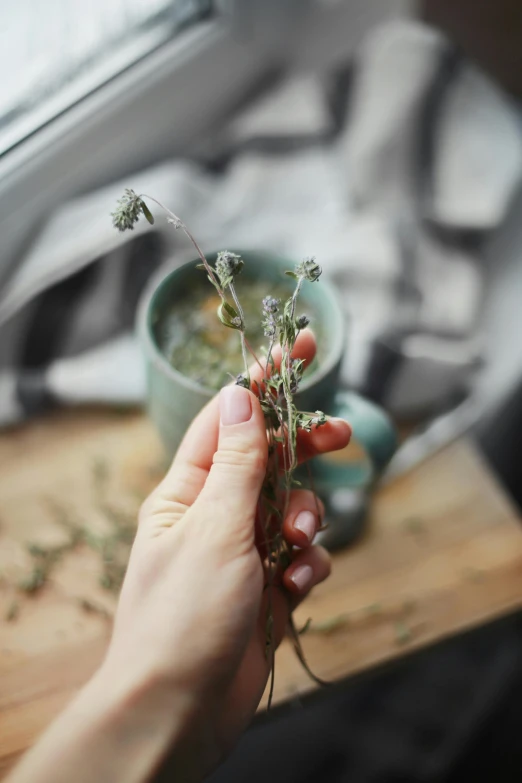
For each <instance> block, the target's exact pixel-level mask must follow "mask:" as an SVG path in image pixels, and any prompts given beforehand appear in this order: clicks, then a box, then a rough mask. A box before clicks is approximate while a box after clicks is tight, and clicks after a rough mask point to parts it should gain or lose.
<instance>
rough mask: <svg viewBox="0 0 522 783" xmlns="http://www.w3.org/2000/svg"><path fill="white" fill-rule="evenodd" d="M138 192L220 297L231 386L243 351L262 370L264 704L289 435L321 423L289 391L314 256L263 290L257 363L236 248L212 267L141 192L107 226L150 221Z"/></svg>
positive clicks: (298, 370)
mask: <svg viewBox="0 0 522 783" xmlns="http://www.w3.org/2000/svg"><path fill="white" fill-rule="evenodd" d="M144 198H146V199H150V200H151V201H153V202H154V203H156V204H157V205H158V206H159V207H160V208H161V209H162V210H163V211H164V212H165V213H166V215H167V220H168V222H169V223H171V224H172V225H173V226H174V228H177V229H181V230H182V231H183V232H184V233H185V234H186V236H187V237H188V238H189V239H190V241H191V242H192V244H193V245H194V247H195V249H196V251H197V253H198V256H199V258H200V259H201V264H199V265H198V267H199V268H201V269H203V270H204V271H205V272H206V274H207V277H208V280H209V282H210V283H211V284H212V285H213V286H214V288H215V289H216V291H217V293H218V295H219V297H220V300H221V301H220V305H219V307H218V312H217V315H218V318H219V320H220V321H221V323H222V324H223V325H224V326H226V327H227V328H229V329H235V330H237V331H238V332H239V338H240V341H241V350H242V355H243V361H244V370H243V372H242V373H241V374H240V375H238V376H237V378H236V381H235V382H236V384H237V385H239V386H244V387H245V388H250V387H251V382H250V374H249V364H250V363H249V358H248V354H249V353H250V354H252V356H253V358H254V360H255V361H256V363H257V364H258V365H259V366H260V367H261V369H262V371H263V378H262V381H261V383H255V384H254V386H253V391H254V392H255V393H256V394H257V396H258V397H259V400H260V403H261V408H262V410H263V414H264V417H265V424H266V429H267V438H268V457H269V458H268V465H267V470H266V475H265V480H264V483H263V489H262V493H261V498H260V500H261V503H260V506H261V513H262V520H261V521H262V528H263V531H264V543H265V550H266V561H265V570H266V583H267V590H268V600H267V604H268V607H267V616H266V655H267V659H269V661H270V667H271V682H270V689H269V697H268V705H269V706H270V704H271V701H272V695H273V688H274V670H275V669H274V655H275V642H274V638H273V625H274V623H273V591H274V586H275V583H276V579H277V578H278V576H279V574H280V573H281V572H282V571H283V570H284V569H285V568H286V567H287V566H288V565H289V564H290V562H291V551H290V549H289V547H288V546H287V544H286V541H285V539H284V536H283V520H284V519H285V517H286V514H287V511H288V504H289V500H290V492H291V490H292V487H293V486H294V485H295V484H297V483H298V482H296V481H295V478H294V473H295V469H296V468H297V462H298V454H297V438H298V430H300V429H301V430H304V431H306V432H310V430H311V429H312V428H313V427H320V426H321V425H323V424H325V423H326V416H325V415H324V413H323V412H322V411H315V412H314V413H310V412H306V411H300V410H298V409H297V407H296V404H295V402H294V398H295V395H296V394H297V392H298V390H299V385H300V383H301V379H302V377H303V371H304V362H303V361H302V360H301V359H296V358H294V357H293V351H294V347H295V342H296V340H297V337H298V335H299V332H300V331H301V330H302V329H304V328H306V326H308V324H309V322H310V321H309V318H308V316H306V315H304V314H301V315H298V314H297V313H296V309H297V302H298V298H299V294H300V292H301V289H302V287H303V285H304V284H305V283H315V282H317V281H318V280H319V278H320V275H321V267H320V266H319V264H318V263H317V262H316V261H315V259H314V258H307V259H304V260H303V261H301V262H300V263H298V264H297V265H296V266H295V268H294V269H293V270H289V271H287V272H286V274H287V275H289V276H290V277H291V278H293V279H294V280H295V281H296V284H295V288H294V291H293V293H292V295H291V296H290V297H289V298H288V299H287V301H285V302H284V303H281V301H280V300H279V299H275V298H273V297H271V296H267V297H265V298H264V299H263V302H262V305H261V318H262V326H263V331H264V334H265V336H266V338H267V340H268V346H267V350H266V357H265V359H264V363H262V362H261V361H260V360H259V359H258V357H257V356H256V355H255V354H254V353H253V351H252V350H251V349H250V346H249V344H248V341H247V339H246V335H245V331H246V323H245V315H244V312H243V309H242V307H241V303H240V301H239V298H238V296H237V292H236V289H235V280H236V278H237V276H238V275H239V274H241V272H242V270H243V267H244V261H243V259H242V258H241V257H240V256H239V255H238V254H237V253H232V252H230V251H228V250H223V251H221V252H219V253H218V254H217V258H216V261H215V263H214V266H213V267H212V266H211V265H210V264H209V262H208V261H207V259H206V258H205V255H204V253H203V252H202V250H201V248H200V247H199V245H198V243H197V242H196V240H195V239H194V237H193V235H192V234H191V232H190V231H189V230H188V228H187V226H186V225H185V224H184V223H183V221H182V220H181V219H180V218H179V217H178V216H177V215H175V214H174V213H173V212H171V211H170V210H169V209H167V207H165V206H164V205H163V204H162V203H161V202H159V201H158V200H157V199H154V198H152V197H150V196H146V195H138V194H137V193H135V192H134V191H133V190H131V189H127V190H126V191H125V193H124V195H123V196H122V198H121V199H120V201H119V202H118V206H117V208H116V210H115V212H113V213H112V217H113V223H114V226H115V227H116V228H117V229H118V230H120V231H124V230H126V229H133V228H134V225H135V223H136V222H137V221H138V220H139V217H140V215H144V217H145V218H146V219H147V220H148V221H149V222H150V223H153V222H154V218H153V217H152V215H151V213H150V210H149V209H148V207H147V205H146V204H145V201H144ZM276 343H279V344H280V346H281V351H282V358H281V363H280V366H279V368H278V369H276V366H275V362H274V358H273V350H274V346H275V345H276ZM289 632H290V636H291V639H292V642H293V645H294V649H295V651H296V654H297V657H298V658H299V660H300V662H301V663H302V665H303V667H304V668H305V670H306V671H307V672H308V674H309V675H310V676H311V677H312V679H314V680H315V681H316V682H319V683H321V684H324V683H323V682H322V681H321V680H319V679H318V678H317V677H315V675H314V674H313V673H312V672H311V671H310V669H309V667H308V664H307V663H306V660H305V657H304V654H303V650H302V647H301V642H300V639H299V635H298V633H297V631H296V629H295V626H294V623H293V619H292V617H290V622H289Z"/></svg>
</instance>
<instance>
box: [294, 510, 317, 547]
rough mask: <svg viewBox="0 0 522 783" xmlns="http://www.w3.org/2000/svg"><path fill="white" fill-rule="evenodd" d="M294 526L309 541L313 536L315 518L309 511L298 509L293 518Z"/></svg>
mask: <svg viewBox="0 0 522 783" xmlns="http://www.w3.org/2000/svg"><path fill="white" fill-rule="evenodd" d="M294 527H295V529H296V530H300V531H301V533H304V534H305V536H306V538H307V539H308V541H309V542H310V543H312V541H313V538H314V536H315V528H316V519H315V515H314V514H312V512H311V511H300V512H299V514H298V515H297V516H296V518H295V522H294Z"/></svg>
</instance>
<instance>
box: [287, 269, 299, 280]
mask: <svg viewBox="0 0 522 783" xmlns="http://www.w3.org/2000/svg"><path fill="white" fill-rule="evenodd" d="M285 275H288V277H293V278H294V280H299V277H298V276H297V275H296V273H295V272H290V271H288V272H285Z"/></svg>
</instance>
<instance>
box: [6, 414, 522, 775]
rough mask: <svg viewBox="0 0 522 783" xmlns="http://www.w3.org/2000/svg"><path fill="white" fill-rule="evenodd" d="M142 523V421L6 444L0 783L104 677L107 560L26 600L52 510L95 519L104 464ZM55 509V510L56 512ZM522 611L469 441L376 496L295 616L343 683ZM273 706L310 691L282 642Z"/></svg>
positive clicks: (65, 570) (34, 434)
mask: <svg viewBox="0 0 522 783" xmlns="http://www.w3.org/2000/svg"><path fill="white" fill-rule="evenodd" d="M101 461H103V464H104V465H106V466H108V467H109V475H108V477H106V480H107V486H108V492H109V494H110V497H111V499H112V501H113V502H114V503H116V504H117V505H118V507H121V509H124V510H125V513H127V514H129V513H130V514H133V513H134V510H135V509H137V507H138V505H139V502H140V498H142V497H144V496H145V494H146V493H147V491H148V490H149V489H150V488H151V487H152V485H153V484H154V482H155V481H156V480H157V479H158V478H159V476H160V475H161V471H162V469H163V465H162V461H161V449H160V447H159V444H158V442H157V439H156V436H155V434H154V432H153V431H152V428H151V426H150V424H149V423H148V422H147V421H146V420H145V418H144V417H143V416H141V415H139V414H126V415H122V414H116V413H106V412H93V411H85V412H81V413H79V412H76V413H59V414H57V415H55V416H52V417H50V418H48V419H46V420H42V421H38V422H36V423H33V424H31V425H28V426H25V427H23V428H21V429H19V430H16V431H13V432H10V433H7V434H3V435H2V436H1V437H0V500H1V503H0V515H1V516H0V776H1V775H2V774H4V773H5V771H6V770H7V769H8V768H9V767H10V766H11V765H12V764H13V762H14V761H15V760H16V758H17V757H18V755H19V754H20V753H21V752H22V751H23V750H24V749H25V748H27V747H28V745H30V743H31V742H33V740H34V738H35V737H36V736H37V734H38V733H39V732H40V731H41V730H42V729H43V728H44V727H45V726H46V725H47V724H48V723H49V721H50V720H51V719H52V717H53V716H54V715H55V714H56V713H57V712H58V711H59V710H60V709H61V708H62V707H63V706H64V704H65V703H66V702H67V701H68V699H69V698H70V697H71V695H72V694H73V693H74V691H75V690H76V689H77V688H78V687H79V686H81V684H82V683H83V682H85V680H86V679H87V678H88V677H89V675H90V674H91V673H92V672H93V670H94V669H95V668H96V666H97V664H98V663H99V662H100V660H101V658H102V656H103V653H104V650H105V648H106V645H107V641H108V636H109V633H110V619H107V617H105V616H103V614H101V613H98V612H92V611H90V612H89V611H86V605H85V599H88V600H89V601H90V602H93V603H94V604H95V605H96V606H97V607H105V608H106V610H107V612H108V613H112V611H113V610H114V603H115V598H114V596H113V595H112V594H110V593H109V592H107V591H106V590H104V589H103V588H102V587H101V586H100V585H99V575H100V561H99V558H98V557H97V556H96V554H95V553H94V552H93V551H91V550H90V549H89V548H88V547H86V546H84V545H80V546H79V547H78V548H77V549H76V550H74V551H73V552H71V553H68V554H67V555H66V556H64V557H63V559H62V560H61V561H60V562H59V563H58V565H57V567H56V568H55V570H54V571H53V573H52V579H51V581H50V582H49V583H48V584H46V585H44V587H43V588H42V589H41V590H40V591H39V592H38V593H36V594H35V595H31V596H29V595H26V594H21V593H20V591H19V588H17V585H18V583H19V582H20V579H21V578H23V577H24V575H25V576H26V575H27V573H28V569H30V568H31V563H32V561H31V556H30V555H29V554H28V551H27V545H28V543H29V542H32V543H39V544H44V545H49V544H53V543H56V542H59V541H60V537H63V535H64V530H63V527H61V526H60V525H59V524H58V523H57V520H56V515H55V510H54V511H53V508H54V509H55V505H56V503H59V504H60V506H61V507H63V508H67V509H69V511H70V513H72V514H74V515H75V516H76V518H77V519H78V520H81V523H82V524H83V525H86V526H88V527H92V528H93V529H96V526H98V525H100V519H99V516H100V515H99V508H98V507H97V501H96V489H95V483H96V475H97V473H96V471H97V468H96V466H98V467H99V465H100V464H101ZM53 504H55V505H54V506H53ZM521 605H522V532H521V528H520V527H519V522H518V520H517V518H516V512H515V510H514V508H513V506H512V505H511V504H510V502H509V501H508V500H507V498H506V497H505V495H504V493H503V492H502V490H501V489H500V487H499V485H498V484H497V483H496V481H495V480H494V478H493V477H492V476H491V475H490V473H489V471H488V469H487V467H486V466H485V464H484V463H483V462H482V460H481V458H480V457H479V456H478V455H477V453H476V451H475V450H474V447H473V446H472V444H471V443H470V442H468V441H466V440H461V441H458V442H456V443H454V444H453V445H451V446H450V447H448V448H446V449H445V450H444V451H442V452H440V453H439V454H438V455H436V456H435V457H433V458H431V459H430V460H429V461H427V462H425V463H424V464H423V465H422V466H420V467H419V468H417V469H416V470H415V471H413V472H412V473H410V474H409V475H407V476H405V477H403V478H401V479H399V480H397V481H396V482H395V483H393V484H392V485H389V486H387V487H386V488H384V489H382V490H381V491H380V492H379V493H378V495H377V497H376V499H375V502H374V504H373V509H372V514H371V519H370V522H369V526H368V532H367V534H366V535H365V537H364V538H363V539H362V540H361V541H360V542H359V543H358V544H357V545H356V546H355V547H353V548H351V549H349V550H347V551H345V552H342V553H340V554H338V555H336V556H335V559H334V568H333V573H332V576H331V578H330V579H329V580H328V581H327V583H326V584H324V585H321V586H320V587H319V588H318V589H317V590H316V591H315V592H314V594H313V595H312V596H311V597H310V598H309V599H308V600H307V601H306V603H305V604H304V605H303V606H302V607H301V608H300V609H299V611H298V612H297V623H298V624H300V623H304V621H305V620H306V619H307V618H308V617H311V618H312V625H311V628H310V630H309V631H308V633H307V634H306V635H304V636H303V644H304V647H305V651H306V654H307V657H308V660H309V663H310V665H311V667H312V668H313V669H314V670H315V671H316V673H317V674H318V675H320V676H321V677H323V678H324V679H327V680H335V679H340V678H345V677H346V676H348V675H350V674H352V673H355V672H359V671H361V670H363V669H366V668H368V667H371V666H373V665H375V664H378V663H382V662H385V661H387V660H391V659H393V658H396V657H397V656H400V655H402V654H404V653H405V652H408V651H410V650H412V649H414V648H418V647H421V646H425V645H427V644H430V643H433V642H435V641H437V640H440V639H441V638H443V637H447V636H449V635H452V634H456V633H458V632H460V631H462V630H464V629H467V628H470V627H472V626H475V625H477V624H480V623H484V622H486V621H488V620H492V619H493V618H496V617H498V616H500V615H502V614H506V613H508V612H510V611H513V610H515V609H519V608H520V607H521ZM276 667H277V668H276V691H275V695H276V701H281V700H284V699H287V698H289V697H292V696H295V695H296V694H298V693H302V692H304V691H306V690H309V689H310V688H311V687H313V686H312V685H311V683H310V682H309V680H308V679H307V676H306V674H305V673H304V672H303V670H302V669H301V667H300V665H299V664H298V662H297V661H296V660H295V658H294V655H293V652H292V650H291V649H290V647H289V646H288V645H286V644H284V645H283V646H282V648H281V649H280V651H279V652H278V656H277V662H276Z"/></svg>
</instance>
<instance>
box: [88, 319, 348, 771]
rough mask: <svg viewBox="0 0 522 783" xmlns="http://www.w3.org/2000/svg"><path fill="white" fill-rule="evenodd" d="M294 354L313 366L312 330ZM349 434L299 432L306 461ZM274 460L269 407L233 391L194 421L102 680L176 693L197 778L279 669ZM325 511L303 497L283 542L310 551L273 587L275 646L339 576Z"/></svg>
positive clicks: (146, 530) (146, 525)
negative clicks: (263, 497) (262, 546)
mask: <svg viewBox="0 0 522 783" xmlns="http://www.w3.org/2000/svg"><path fill="white" fill-rule="evenodd" d="M294 354H295V355H296V356H299V357H300V358H303V359H305V360H306V361H307V362H310V361H311V360H312V359H313V356H314V354H315V341H314V338H313V336H312V334H311V333H310V332H307V331H305V332H303V333H301V335H300V336H299V338H298V341H297V343H296V347H295V351H294ZM278 358H279V360H280V354H279V356H277V354H275V359H276V361H277V360H278ZM256 372H257V371H256V368H253V370H252V379H253V380H256V379H257V378H256ZM349 437H350V428H349V426H348V424H346V422H344V421H342V420H329V421H328V423H327V424H326V425H324V426H323V427H321V428H320V429H316V430H312V432H310V433H304V432H302V433H300V438H299V445H298V449H299V452H300V458H301V459H306V458H309V457H311V456H313V455H314V454H318V453H323V452H326V451H331V450H335V449H339V448H343V447H344V446H346V444H347V443H348V440H349ZM266 461H267V439H266V431H265V424H264V419H263V415H262V411H261V407H260V405H259V401H258V399H257V398H256V397H255V396H254V394H252V393H251V392H250V391H247V390H246V389H243V388H241V387H239V386H230V387H227V388H226V389H224V390H222V391H221V393H220V395H218V396H217V397H216V398H214V399H213V400H212V401H211V402H210V403H209V404H208V405H207V406H206V407H205V409H204V410H203V411H202V412H201V413H200V414H199V416H198V417H197V418H196V419H195V420H194V422H193V424H192V426H191V427H190V429H189V431H188V432H187V434H186V436H185V438H184V440H183V443H182V444H181V446H180V448H179V450H178V453H177V455H176V457H175V459H174V462H173V464H172V467H171V468H170V470H169V472H168V474H167V475H166V477H165V479H164V480H163V481H162V482H161V484H160V485H159V486H158V487H157V489H156V490H154V491H153V493H152V494H151V496H150V497H149V498H148V499H147V500H146V501H145V503H144V505H143V507H142V509H141V512H140V518H139V528H138V533H137V536H136V540H135V544H134V547H133V551H132V554H131V558H130V562H129V567H128V571H127V575H126V578H125V582H124V585H123V589H122V593H121V597H120V603H119V607H118V611H117V615H116V620H115V627H114V633H113V638H112V641H111V645H110V648H109V652H108V656H107V659H106V661H105V664H104V666H103V671H104V672H105V674H106V675H107V674H108V675H109V677H107V676H106V677H105V682H107V681H110V679H111V678H121V677H122V676H123V673H124V676H125V678H127V680H129V679H130V680H132V681H133V682H135V683H140V687H143V688H145V689H147V688H152V689H159V690H161V691H162V693H164V694H170V695H171V698H172V709H173V710H176V709H178V710H181V711H182V712H183V714H184V716H185V718H184V727H183V732H182V733H183V736H184V740H183V743H178V744H179V745H181V744H183V745H184V752H183V754H182V755H183V760H182V761H180V762H179V765H178V767H179V768H182V769H183V774H185V775H187V778H188V779H197V778H201V777H202V776H204V775H205V774H207V773H208V772H209V771H210V769H212V768H213V767H214V766H215V765H216V764H217V763H218V762H219V761H220V760H221V759H222V758H223V756H224V755H225V754H226V753H227V752H228V751H229V750H230V748H231V747H232V746H233V744H234V743H235V742H236V740H237V738H238V737H239V735H240V733H241V732H242V730H243V729H244V728H245V727H246V726H247V725H248V723H249V722H250V720H251V718H252V716H253V715H254V713H255V710H256V708H257V706H258V704H259V701H260V699H261V697H262V694H263V691H264V689H265V686H266V683H267V678H268V675H269V671H270V656H268V659H267V655H266V605H265V604H266V600H267V596H266V592H267V591H263V587H264V573H263V566H262V560H261V557H260V554H259V551H258V548H257V546H256V536H255V518H256V508H257V504H258V499H259V493H260V490H261V485H262V483H263V478H264V475H265V466H266ZM318 508H319V509H321V507H320V505H319V506H318V503H317V501H316V499H315V497H314V495H313V493H312V492H310V491H306V490H296V491H294V492H293V493H292V495H291V500H290V504H289V508H288V514H287V516H286V519H285V520H284V536H285V539H286V541H287V542H288V544H289V545H290V546H296V547H299V550H295V556H294V558H293V562H292V564H291V565H290V566H289V567H288V569H287V570H286V571H285V573H284V574H283V575H282V584H281V585H280V587H276V588H274V595H273V613H274V636H275V642H276V644H279V642H280V641H281V639H282V637H283V635H284V632H285V628H286V624H287V621H288V613H289V611H291V610H292V609H293V608H294V607H295V606H296V605H297V603H298V602H299V601H300V600H302V598H303V597H304V596H305V595H306V594H307V593H308V592H309V591H310V589H311V588H312V587H313V586H314V585H315V584H317V583H318V582H321V581H322V580H324V579H325V578H326V577H327V576H328V574H329V571H330V560H329V556H328V554H327V553H326V551H325V550H323V549H322V548H321V547H318V546H314V545H313V544H312V540H313V537H314V535H315V533H316V531H317V529H318V527H319V525H320V519H319V518H318V513H317V510H318ZM175 745H176V743H175ZM180 752H181V751H180ZM176 753H177V748H176V747H175V748H174V757H176Z"/></svg>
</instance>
